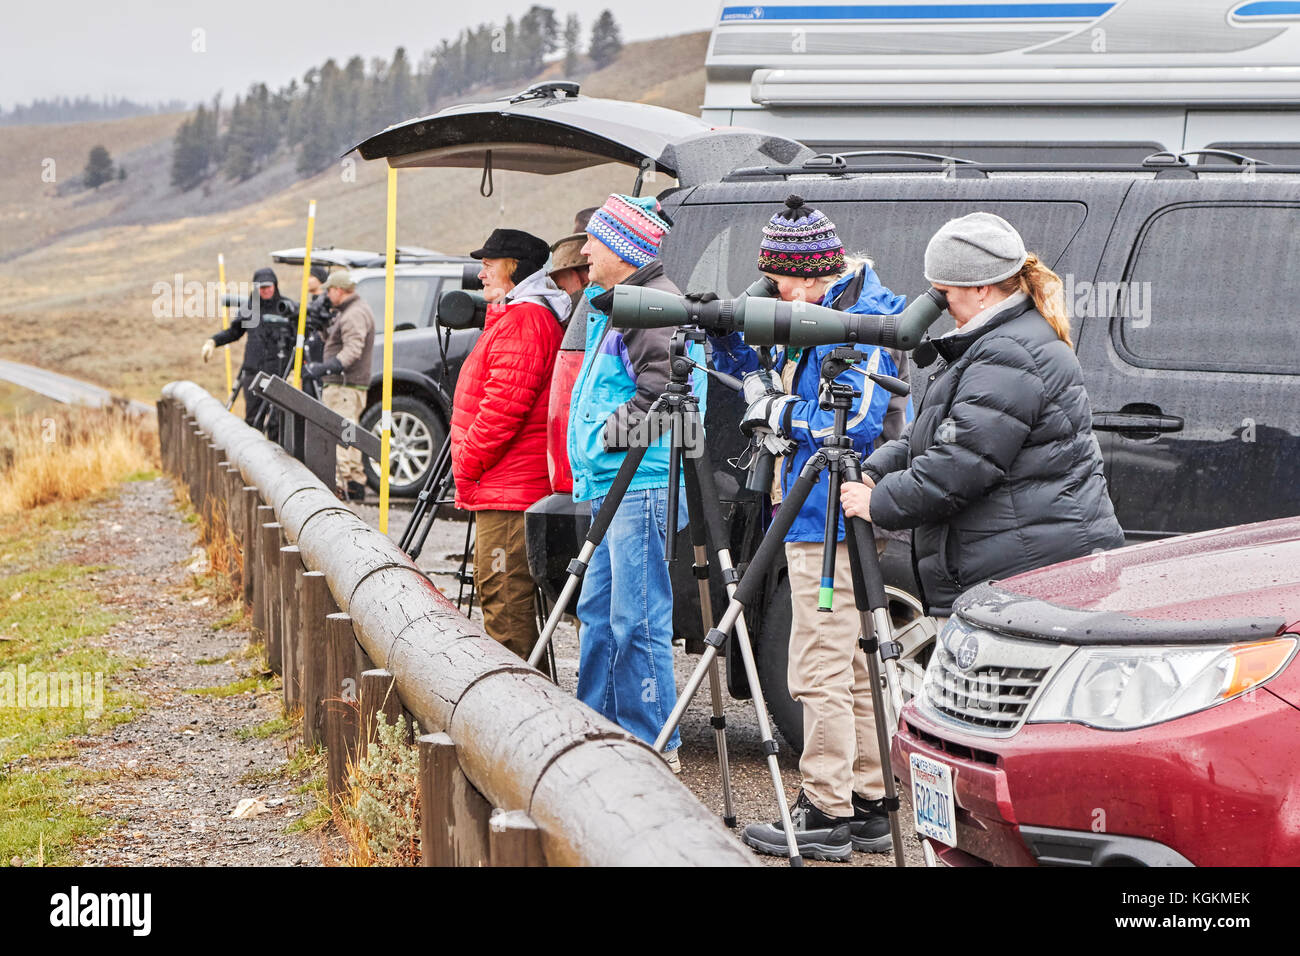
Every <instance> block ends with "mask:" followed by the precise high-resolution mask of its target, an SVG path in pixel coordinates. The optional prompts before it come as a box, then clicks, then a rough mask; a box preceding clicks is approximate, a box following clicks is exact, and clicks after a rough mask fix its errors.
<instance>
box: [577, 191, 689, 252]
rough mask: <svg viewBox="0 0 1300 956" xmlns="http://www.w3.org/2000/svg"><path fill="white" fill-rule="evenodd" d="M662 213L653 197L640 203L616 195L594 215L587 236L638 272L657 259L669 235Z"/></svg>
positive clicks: (621, 195)
mask: <svg viewBox="0 0 1300 956" xmlns="http://www.w3.org/2000/svg"><path fill="white" fill-rule="evenodd" d="M659 212H660V206H659V200H657V199H655V198H654V197H653V196H646V197H644V198H641V199H638V198H636V197H634V196H624V195H623V194H621V193H614V195H612V196H610V197H609V198H608V199H607V200H605V205H603V206H601V207H600V208H599V209H597V210H596V211H595V212H594V213H592V214H591V220H590V221H589V222H588V223H587V232H588V233H590V234H591V235H592V236H595V237H596V238H597V239H599V240H600V241H601V242H603V243H604V244H605V245H606V246H608V247H609V248H610V249H611V250H612V251H613V252H614V254H615V255H617V256H618V257H619V258H620V259H622V260H623V261H624V262H626V263H628V264H629V265H633V266H636V267H637V268H638V269H639V268H641V267H642V266H644V265H649V264H650V263H651V262H653V261H654V260H655V259H656V258H658V256H659V243H660V242H662V241H663V238H664V236H665V235H666V234H667V232H668V229H669V225H668V223H667V222H665V221H664V220H663V219H662V218H661V217H660V216H659Z"/></svg>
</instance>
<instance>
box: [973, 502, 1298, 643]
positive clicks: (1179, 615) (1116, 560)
mask: <svg viewBox="0 0 1300 956" xmlns="http://www.w3.org/2000/svg"><path fill="white" fill-rule="evenodd" d="M998 589H999V590H1000V591H1002V592H1004V593H1012V594H1016V595H1022V596H1024V597H1026V598H1032V599H1037V600H1040V601H1046V602H1050V603H1051V604H1053V605H1056V606H1059V607H1064V608H1072V609H1077V610H1083V611H1102V612H1112V613H1115V614H1122V615H1124V616H1125V617H1130V618H1144V619H1149V620H1159V621H1175V622H1176V621H1209V620H1222V619H1225V618H1256V619H1282V620H1284V621H1285V622H1286V623H1287V624H1288V625H1291V629H1296V624H1297V622H1300V518H1282V519H1278V520H1276V521H1264V522H1260V523H1258V524H1249V525H1238V526H1235V527H1231V528H1222V529H1219V530H1215V531H1203V532H1199V533H1197V534H1189V535H1181V536H1179V537H1176V538H1166V539H1163V540H1160V541H1150V542H1146V543H1144V544H1139V545H1134V546H1131V547H1127V548H1119V549H1117V550H1115V551H1107V552H1101V553H1098V554H1095V555H1091V556H1089V557H1084V558H1077V559H1075V560H1073V561H1066V562H1063V563H1061V564H1054V565H1050V566H1049V567H1046V568H1041V569H1039V570H1037V571H1028V572H1026V573H1024V574H1019V575H1016V576H1015V577H1012V578H1007V579H1005V580H1003V581H1000V582H998Z"/></svg>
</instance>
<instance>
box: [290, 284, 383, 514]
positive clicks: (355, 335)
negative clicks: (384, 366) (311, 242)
mask: <svg viewBox="0 0 1300 956" xmlns="http://www.w3.org/2000/svg"><path fill="white" fill-rule="evenodd" d="M356 287H357V284H356V283H355V282H354V281H353V280H352V276H351V275H350V274H349V273H347V272H346V271H343V270H340V271H338V272H335V273H333V274H331V275H330V277H329V278H328V279H326V280H325V285H324V289H325V294H326V296H327V297H328V298H329V301H330V305H332V306H333V307H334V308H335V309H337V310H338V315H337V316H336V317H335V319H334V321H333V322H331V323H330V326H329V328H328V330H327V331H326V333H325V349H324V358H323V360H322V361H320V362H308V363H307V364H306V365H305V366H304V367H303V371H304V373H305V374H306V375H307V376H310V377H311V378H315V379H320V381H321V385H322V389H321V402H322V403H323V404H324V405H325V407H326V408H328V409H330V410H331V411H334V412H337V413H338V414H339V415H342V416H343V417H344V418H346V419H347V420H348V421H351V422H356V421H359V420H360V418H361V412H362V411H363V410H364V409H365V407H366V392H367V391H368V390H369V388H370V366H371V357H372V353H373V352H374V348H375V316H374V313H372V312H371V311H370V306H368V305H366V302H365V300H364V299H362V298H361V296H359V295H357V293H356ZM334 475H335V482H336V484H337V489H336V494H337V495H338V496H339V497H340V498H341V499H343V500H344V501H361V500H363V499H364V498H365V496H366V473H365V472H364V471H363V470H362V468H361V451H360V449H357V448H342V447H340V448H338V449H337V450H336V453H335V467H334Z"/></svg>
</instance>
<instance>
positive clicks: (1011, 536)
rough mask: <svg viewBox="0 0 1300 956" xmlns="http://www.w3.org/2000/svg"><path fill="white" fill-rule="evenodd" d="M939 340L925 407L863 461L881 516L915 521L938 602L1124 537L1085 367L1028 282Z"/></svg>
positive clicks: (929, 601) (917, 559) (924, 586)
mask: <svg viewBox="0 0 1300 956" xmlns="http://www.w3.org/2000/svg"><path fill="white" fill-rule="evenodd" d="M934 345H935V347H936V348H937V349H938V351H939V355H940V356H941V361H940V363H939V364H938V366H937V367H936V369H935V370H933V371H931V370H927V371H930V374H929V375H928V376H927V377H928V378H929V379H930V383H929V388H928V389H927V391H926V393H925V398H924V399H923V401H922V403H921V408H920V410H919V411H918V412H917V415H916V418H915V419H914V420H913V422H912V424H911V426H910V427H909V428H908V430H907V431H906V432H905V433H904V434H903V436H902V437H901V438H899V439H898V440H896V441H892V442H889V443H888V444H886V445H882V446H881V447H880V448H879V449H877V451H876V452H875V453H874V454H872V456H871V457H870V458H869V459H868V460H867V461H866V463H865V464H864V466H863V471H864V472H866V474H868V475H869V476H870V477H871V478H872V479H873V480H874V481H875V483H876V487H875V490H874V491H873V492H872V495H871V520H872V521H873V522H874V523H876V524H878V525H880V526H881V527H882V528H886V529H891V530H895V529H902V528H911V529H913V530H912V562H913V567H914V569H915V571H916V577H917V580H918V582H919V583H920V585H921V590H922V595H921V596H922V599H923V601H924V602H925V603H926V605H927V607H928V608H929V611H930V613H931V614H948V613H950V609H951V607H952V603H953V601H955V600H956V598H957V596H958V595H959V594H961V592H962V591H964V590H966V589H967V588H970V587H973V586H974V585H976V584H980V583H981V582H984V581H987V580H989V579H991V578H1002V577H1007V576H1009V575H1012V574H1017V573H1019V572H1021V571H1028V570H1030V569H1032V568H1038V567H1042V566H1044V565H1047V564H1053V563H1055V562H1057V561H1064V560H1066V559H1068V558H1076V557H1079V556H1081V555H1086V554H1089V553H1091V552H1093V551H1096V550H1098V549H1102V550H1104V549H1108V548H1115V547H1118V546H1120V545H1122V544H1123V543H1124V533H1123V531H1122V530H1121V529H1120V526H1119V522H1118V521H1117V520H1116V518H1115V509H1114V508H1113V507H1112V505H1111V501H1110V496H1109V495H1108V493H1107V490H1106V478H1105V475H1104V474H1103V471H1102V460H1101V453H1100V451H1099V450H1098V447H1097V444H1096V442H1095V440H1094V439H1093V435H1092V409H1091V406H1090V405H1089V402H1088V393H1087V392H1086V391H1085V390H1084V387H1083V370H1082V369H1081V368H1080V367H1079V361H1078V359H1077V358H1076V357H1075V355H1074V351H1073V350H1072V349H1071V348H1070V346H1068V345H1066V344H1065V343H1064V342H1062V341H1061V340H1060V338H1058V337H1057V335H1056V333H1055V332H1054V331H1053V330H1052V327H1051V326H1050V325H1048V324H1047V320H1046V319H1044V318H1043V317H1042V316H1041V315H1040V314H1039V313H1038V312H1037V311H1036V310H1035V309H1034V307H1033V303H1032V302H1031V301H1030V300H1029V299H1028V298H1027V297H1025V296H1020V295H1017V296H1015V297H1013V299H1011V300H1008V303H1007V307H1006V308H1005V309H1004V310H1003V311H1002V312H999V313H997V314H995V315H994V316H993V317H992V318H990V319H988V320H987V321H986V322H985V323H984V324H982V325H980V326H979V327H977V328H974V329H972V330H970V331H969V332H966V333H957V334H955V335H947V336H944V337H942V338H939V339H936V340H935V341H934Z"/></svg>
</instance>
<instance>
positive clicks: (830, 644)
mask: <svg viewBox="0 0 1300 956" xmlns="http://www.w3.org/2000/svg"><path fill="white" fill-rule="evenodd" d="M758 268H759V271H760V272H762V273H763V274H764V275H766V276H767V277H768V278H769V279H770V280H771V281H772V282H773V283H774V284H775V286H776V290H777V293H778V295H779V296H780V298H781V299H782V300H783V301H785V302H794V301H799V300H802V301H806V302H810V303H814V304H820V305H823V306H826V307H829V308H833V309H836V310H838V311H841V312H849V313H857V314H890V315H892V314H896V313H898V312H901V311H902V309H903V306H904V305H905V303H906V299H905V298H904V297H903V296H900V295H895V294H894V293H893V292H891V291H890V290H889V289H887V288H886V287H885V286H884V285H882V284H881V283H880V280H879V279H878V278H877V277H876V274H875V272H874V270H873V269H872V268H871V265H870V263H869V262H868V261H867V260H865V259H863V258H855V257H846V256H845V252H844V245H843V243H842V242H841V241H840V238H839V236H838V235H837V234H836V231H835V224H834V223H833V222H831V221H830V219H828V218H827V217H826V215H825V214H824V213H822V212H821V211H820V210H818V209H814V208H812V207H809V206H807V205H805V204H804V202H803V200H802V199H801V198H800V197H798V196H790V197H789V198H788V199H787V200H786V203H785V208H783V209H781V210H780V211H778V212H777V213H776V214H774V215H773V216H772V218H771V220H770V221H769V222H768V224H767V225H766V226H765V227H764V228H763V239H762V242H761V244H760V247H759V255H758ZM711 343H712V345H713V364H714V367H715V368H717V369H718V370H719V371H721V372H727V373H729V374H733V375H743V376H744V394H745V399H746V400H747V402H748V408H747V409H746V411H745V415H744V419H743V421H742V422H741V428H742V430H743V431H745V432H746V434H750V435H752V436H756V437H758V438H760V439H761V440H762V442H763V444H764V446H765V447H766V449H767V450H768V451H770V452H772V453H774V454H776V455H778V456H781V457H782V458H783V459H784V460H783V462H782V466H781V468H780V474H779V478H778V480H777V482H775V483H774V487H773V488H772V489H771V496H772V502H773V504H777V503H779V502H780V501H781V500H782V497H783V495H784V494H785V493H786V492H788V491H789V489H790V487H791V485H793V483H794V480H795V479H796V478H797V477H798V475H799V473H800V471H801V470H802V469H803V467H804V465H805V464H806V463H807V461H808V459H809V458H811V457H812V456H813V455H814V454H816V453H817V451H818V450H819V449H820V448H821V447H822V440H823V439H824V438H825V437H826V436H827V435H829V434H830V433H831V431H832V426H833V422H834V413H833V412H832V411H831V410H830V409H829V408H825V407H823V406H822V405H821V403H820V400H819V399H820V398H821V391H822V379H821V369H822V362H823V360H824V359H825V358H826V356H828V355H829V354H830V353H831V352H832V351H834V350H835V348H837V346H836V345H818V346H814V347H810V348H802V349H799V348H793V347H778V348H773V349H772V353H770V354H771V357H772V358H773V359H774V361H773V362H772V365H773V368H772V369H771V370H768V369H761V368H759V360H758V355H757V354H756V353H755V351H754V349H753V348H751V347H750V346H748V345H746V344H745V341H744V339H743V337H742V335H741V333H740V332H733V333H731V334H730V335H728V336H725V337H718V336H714V337H711ZM857 350H858V352H860V353H861V360H860V361H858V362H857V363H856V364H854V365H851V366H850V367H849V368H847V369H846V370H845V371H844V372H842V373H840V375H838V376H837V377H836V379H835V381H836V382H839V383H843V384H846V385H849V386H851V387H852V388H853V389H854V390H855V391H857V392H858V393H859V395H858V396H857V397H855V398H854V399H853V406H852V409H851V410H850V411H849V414H848V423H847V433H846V434H847V437H848V438H849V439H850V440H851V441H852V443H853V446H854V448H855V449H856V450H857V451H858V453H859V454H861V455H862V456H863V457H864V458H865V457H866V455H867V454H868V453H869V452H870V451H871V449H872V448H873V447H874V445H875V442H876V439H877V438H878V437H879V436H880V434H881V431H882V428H883V427H884V422H885V418H886V415H887V413H888V411H889V407H890V402H891V396H890V394H889V393H888V392H886V391H885V390H884V389H882V388H878V387H877V386H876V385H875V383H873V382H872V381H871V380H870V379H869V378H868V377H867V375H868V373H871V372H876V373H881V374H885V375H891V376H894V375H897V373H898V368H897V365H896V363H895V360H894V357H893V355H892V354H891V352H890V351H889V350H887V349H883V348H879V347H876V346H870V345H858V346H857ZM901 417H902V416H901V415H900V418H901ZM829 484H830V472H829V471H824V472H822V474H821V475H820V477H819V480H818V484H817V486H816V487H814V488H813V490H812V493H811V494H810V495H809V496H808V499H807V501H806V502H805V504H804V506H803V508H802V509H801V510H800V512H799V515H798V517H797V518H796V519H795V522H794V524H793V525H792V526H791V528H790V530H789V532H788V533H787V534H786V536H785V553H786V567H787V570H788V574H789V581H790V597H791V611H792V615H791V627H790V648H789V674H788V684H789V689H790V696H791V697H793V698H794V699H795V700H797V701H799V703H800V704H801V705H802V706H803V732H804V739H803V755H802V756H801V758H800V760H799V770H800V772H801V774H802V776H803V788H802V790H801V791H800V794H799V798H798V800H797V802H796V803H795V805H794V807H793V808H792V810H791V820H792V822H793V824H794V827H795V840H796V843H797V844H798V846H799V849H800V853H801V854H803V855H806V856H810V857H812V858H814V859H827V860H847V859H848V858H849V856H850V855H851V853H852V851H853V850H854V849H857V850H860V851H866V852H886V851H887V850H888V849H889V847H890V836H889V822H888V816H887V814H886V812H885V811H884V809H883V806H882V804H881V798H882V797H883V796H884V792H885V791H884V782H883V777H882V775H881V767H880V755H879V752H878V746H877V740H876V730H875V726H876V725H875V718H874V715H873V712H872V706H871V694H872V687H871V683H870V679H869V676H868V672H867V663H866V657H865V655H864V653H863V651H862V649H861V647H860V646H859V645H858V637H859V635H860V630H861V628H860V620H859V616H858V613H857V611H856V608H855V607H854V605H853V603H852V598H851V595H852V593H853V584H852V577H851V573H850V561H849V555H848V548H847V546H846V544H845V543H844V521H843V519H842V518H841V519H840V522H839V532H838V538H837V541H838V544H835V547H836V549H837V551H836V560H835V581H834V590H835V592H837V595H836V596H837V598H838V600H840V601H842V602H845V603H843V605H842V606H839V607H836V608H835V609H834V611H833V612H832V613H826V610H828V608H826V607H825V606H824V604H825V602H824V601H823V589H824V588H825V587H826V586H827V585H829V584H830V583H831V582H826V581H823V580H822V579H821V567H822V562H821V557H822V551H823V547H824V543H825V535H826V530H827V525H826V499H827V492H828V488H829ZM742 839H743V840H744V842H745V843H747V844H748V845H749V846H751V847H753V848H754V849H756V850H759V851H760V852H763V853H771V854H774V855H778V856H785V855H787V853H788V848H787V841H786V836H785V833H784V830H783V829H782V827H781V824H780V821H777V822H776V823H772V824H753V825H751V826H749V827H746V828H745V831H744V834H743V835H742Z"/></svg>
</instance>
